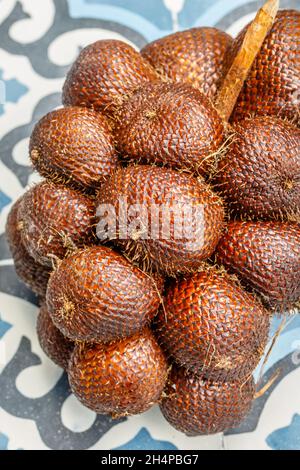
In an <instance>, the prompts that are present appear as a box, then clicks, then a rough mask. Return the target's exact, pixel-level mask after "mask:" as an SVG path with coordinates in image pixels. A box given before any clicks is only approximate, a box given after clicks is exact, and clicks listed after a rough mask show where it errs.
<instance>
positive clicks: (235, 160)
mask: <svg viewBox="0 0 300 470" xmlns="http://www.w3.org/2000/svg"><path fill="white" fill-rule="evenodd" d="M234 130H235V138H234V140H233V141H232V143H231V145H230V147H229V151H228V152H227V154H226V156H225V157H224V158H223V159H222V160H221V161H220V165H219V168H218V170H217V176H216V184H217V187H218V185H219V189H220V193H221V195H222V196H224V198H225V199H226V201H227V202H228V203H229V205H230V208H231V210H232V212H233V213H234V214H238V215H242V216H243V217H248V218H253V219H257V218H264V219H268V218H269V219H270V218H275V219H279V218H283V219H284V218H285V219H288V218H289V219H291V218H292V217H295V218H297V217H298V218H299V219H300V129H298V128H297V127H294V126H293V125H292V124H290V123H288V122H286V121H283V120H280V119H276V118H274V117H256V118H253V119H245V120H244V121H241V122H239V123H237V124H236V126H235V127H234Z"/></svg>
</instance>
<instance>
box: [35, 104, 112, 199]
mask: <svg viewBox="0 0 300 470" xmlns="http://www.w3.org/2000/svg"><path fill="white" fill-rule="evenodd" d="M29 152H30V158H31V161H32V163H33V165H34V167H35V168H36V169H37V170H38V171H39V173H40V174H41V175H42V176H44V177H45V178H48V179H50V180H52V181H54V182H59V183H64V184H67V185H71V186H75V187H77V186H78V187H80V188H83V189H85V190H94V189H95V188H97V187H99V184H101V182H102V181H103V179H104V178H105V177H107V176H108V175H110V174H111V173H112V172H113V171H114V170H115V169H116V167H117V165H118V158H117V154H116V152H115V149H114V142H113V137H112V134H111V132H110V127H109V124H108V122H107V120H106V118H105V117H104V116H102V115H101V114H100V113H97V112H95V111H93V110H91V109H87V108H80V107H77V106H76V107H68V108H62V109H57V110H55V111H52V112H50V113H48V114H46V116H44V117H43V118H42V119H41V120H40V121H39V122H38V123H37V124H36V126H35V128H34V130H33V133H32V134H31V138H30V146H29Z"/></svg>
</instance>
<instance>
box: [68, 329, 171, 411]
mask: <svg viewBox="0 0 300 470" xmlns="http://www.w3.org/2000/svg"><path fill="white" fill-rule="evenodd" d="M167 370H168V365H167V361H166V359H165V356H164V354H163V353H162V351H161V349H160V347H159V346H158V344H157V342H156V341H155V339H154V337H153V335H152V333H151V332H150V331H149V330H147V329H146V330H144V331H143V332H140V333H137V334H135V335H134V336H131V337H130V338H126V339H123V340H121V341H116V342H114V343H110V344H94V345H92V344H86V345H82V346H81V345H76V346H75V349H74V352H73V354H72V356H71V361H70V363H69V369H68V372H69V382H70V386H71V389H72V391H73V393H74V394H75V395H76V397H77V398H78V399H79V400H80V401H81V403H83V404H84V405H85V406H87V407H88V408H90V409H91V410H93V411H95V412H96V413H103V414H111V415H113V417H120V416H127V415H132V414H138V413H142V412H144V411H146V410H148V409H149V408H150V407H151V406H152V405H153V404H155V403H157V402H158V401H159V400H160V398H161V394H162V391H163V388H164V386H165V382H166V378H167Z"/></svg>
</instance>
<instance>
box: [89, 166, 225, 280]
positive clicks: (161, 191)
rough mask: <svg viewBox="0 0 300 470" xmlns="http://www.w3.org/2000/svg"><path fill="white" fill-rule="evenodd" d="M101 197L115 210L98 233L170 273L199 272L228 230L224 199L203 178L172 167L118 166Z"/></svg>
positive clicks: (101, 205) (103, 203)
mask: <svg viewBox="0 0 300 470" xmlns="http://www.w3.org/2000/svg"><path fill="white" fill-rule="evenodd" d="M97 199H98V204H99V209H101V208H104V209H105V208H107V207H108V208H109V209H110V210H108V212H107V213H106V211H105V210H103V214H102V216H104V217H102V219H101V218H100V223H99V224H98V226H97V235H98V237H99V238H100V239H105V237H108V238H111V239H114V240H115V241H116V242H117V243H118V244H119V245H120V246H122V248H123V250H124V251H125V252H126V254H127V255H128V257H130V258H131V259H134V260H138V261H140V262H141V264H143V265H144V266H145V269H151V268H154V269H157V270H158V271H161V272H163V273H166V274H169V275H175V274H178V273H184V272H190V271H196V270H197V269H199V266H201V264H202V262H203V260H205V259H206V258H208V257H209V256H210V255H211V254H212V253H213V251H214V249H215V247H216V244H217V243H218V240H219V238H220V236H221V233H222V228H223V221H224V208H223V203H222V200H221V199H220V198H219V197H218V196H217V195H216V194H215V193H213V192H212V191H211V190H210V188H209V187H208V186H207V185H206V184H205V183H203V181H202V180H200V179H196V178H194V177H192V176H191V175H187V174H184V173H182V174H180V173H178V172H176V171H174V170H170V169H167V168H159V167H155V166H146V165H145V166H143V165H137V166H131V167H127V168H123V169H120V170H117V171H116V173H115V174H114V175H113V176H112V177H111V178H110V179H109V181H107V182H106V183H104V184H103V186H102V187H101V189H100V191H99V193H98V198H97ZM136 204H137V205H138V206H135V205H136ZM126 207H127V209H126ZM124 208H125V211H124ZM111 209H113V210H111ZM136 210H137V211H138V212H139V217H138V218H137V215H136ZM98 214H100V213H98ZM169 222H170V223H169ZM115 223H116V225H115ZM107 227H108V230H107ZM115 228H116V230H114V229H115ZM111 229H112V230H111Z"/></svg>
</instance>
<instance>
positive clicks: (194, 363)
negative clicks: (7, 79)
mask: <svg viewBox="0 0 300 470" xmlns="http://www.w3.org/2000/svg"><path fill="white" fill-rule="evenodd" d="M269 316H270V315H269V313H268V312H267V311H266V310H265V309H264V308H263V307H262V306H261V305H260V303H259V302H258V301H257V300H256V299H255V298H254V297H253V296H252V295H250V294H247V293H246V292H244V291H243V290H242V289H241V288H240V287H239V285H238V284H237V283H236V282H235V281H234V280H232V279H231V278H230V277H229V276H228V275H226V274H225V273H222V272H219V271H218V270H217V269H215V268H211V267H207V268H206V269H205V270H203V271H200V272H198V273H196V274H194V275H193V276H191V277H190V278H186V279H182V280H178V281H176V282H174V284H173V286H171V287H170V288H169V290H168V291H167V293H166V297H165V301H164V309H162V310H161V311H160V313H159V315H158V317H157V320H156V331H157V335H158V338H159V343H160V344H161V346H162V347H163V349H164V350H165V351H166V352H167V353H168V354H170V355H171V356H172V357H173V358H174V359H175V361H176V362H177V363H178V364H180V365H182V366H184V367H185V368H186V369H188V370H190V371H191V372H192V373H195V374H198V375H203V376H205V377H207V378H209V379H212V380H218V381H231V380H245V378H246V377H248V376H249V374H251V372H252V370H253V369H254V368H255V367H256V365H257V364H258V362H259V360H260V358H261V356H262V354H263V351H264V348H265V346H266V343H267V339H268V332H269V323H270V319H269Z"/></svg>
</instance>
